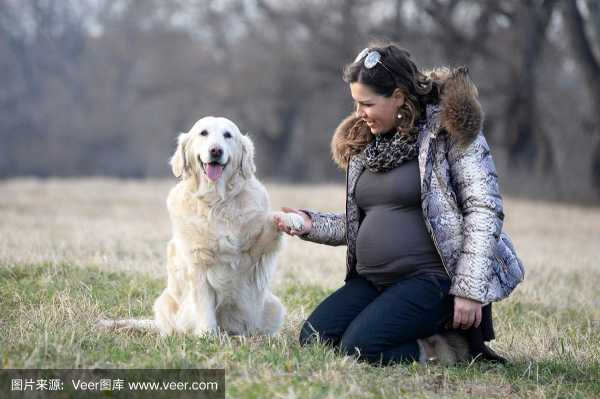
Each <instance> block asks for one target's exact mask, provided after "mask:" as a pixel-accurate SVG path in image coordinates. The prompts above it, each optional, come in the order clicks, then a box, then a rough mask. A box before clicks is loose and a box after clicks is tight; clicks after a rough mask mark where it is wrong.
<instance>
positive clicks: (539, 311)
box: [0, 179, 600, 398]
mask: <svg viewBox="0 0 600 399" xmlns="http://www.w3.org/2000/svg"><path fill="white" fill-rule="evenodd" d="M172 184H173V181H171V180H160V181H158V180H157V181H117V180H108V179H91V180H32V179H23V180H9V181H5V182H0V362H1V363H0V366H1V367H2V368H91V367H100V368H225V370H226V381H227V384H226V391H227V396H228V397H240V398H263V397H291V398H312V397H319V398H347V397H348V398H362V397H373V398H397V397H512V396H515V397H532V398H537V397H590V398H591V397H600V289H599V287H600V267H599V266H600V258H599V257H598V249H599V248H600V208H584V207H578V206H568V205H558V204H551V203H540V202H529V201H525V200H516V199H511V198H506V199H505V211H506V215H507V216H506V220H505V225H504V228H505V230H506V231H508V232H509V233H510V234H511V236H512V237H513V239H514V242H515V243H516V246H517V249H518V251H519V254H520V256H521V257H522V259H523V260H524V263H525V265H526V267H527V276H526V281H525V282H524V283H523V284H522V285H521V286H519V287H518V289H517V291H516V292H515V293H514V294H513V295H512V296H511V297H510V298H509V299H507V300H505V301H503V302H501V303H499V304H497V305H496V306H495V307H494V316H495V322H496V332H497V337H498V338H497V340H496V341H494V342H493V344H492V346H493V347H494V348H495V349H497V350H498V351H499V352H500V353H502V354H504V355H506V356H507V357H509V358H510V360H511V362H510V364H508V365H505V366H501V365H489V364H480V363H475V364H462V365H457V366H454V367H442V366H427V367H425V366H420V365H417V364H413V365H400V366H393V367H385V368H380V367H372V366H369V365H366V364H363V363H360V362H357V361H356V360H354V359H353V358H349V357H343V356H340V355H339V354H338V353H336V352H335V351H333V350H331V349H328V348H326V347H323V346H318V345H316V346H313V347H309V348H301V347H300V346H299V345H298V343H297V335H298V330H299V326H300V323H301V322H302V320H303V319H304V318H305V317H306V316H307V315H308V314H309V312H310V311H311V310H312V309H313V308H314V307H315V306H316V304H317V303H319V301H321V300H322V299H323V298H324V297H325V296H326V295H327V294H328V293H330V292H332V291H333V290H334V289H336V288H337V287H339V286H340V285H341V284H342V280H343V276H344V251H345V249H344V248H331V247H326V246H318V245H315V244H311V243H307V242H303V241H301V240H298V239H289V240H288V242H287V245H286V247H285V249H284V250H283V252H282V254H281V256H280V261H279V269H278V271H277V274H276V277H275V282H274V291H275V292H276V294H278V295H279V296H280V297H281V298H282V300H283V302H284V304H285V305H286V307H287V310H288V316H287V319H286V322H285V326H284V328H283V330H282V332H281V333H280V334H279V335H277V336H276V337H271V338H266V337H255V338H246V339H239V338H231V337H227V336H220V337H203V338H194V337H181V336H177V337H169V338H160V337H158V336H155V335H152V334H128V333H102V332H97V331H95V330H94V329H93V324H94V322H95V320H97V319H98V318H102V317H108V318H116V317H130V316H131V317H138V316H148V315H150V314H151V307H152V303H153V301H154V299H155V298H156V296H157V295H158V293H159V292H160V291H161V290H162V288H163V287H164V285H165V281H164V278H165V273H164V259H165V254H164V248H165V245H166V242H167V241H168V239H169V237H170V226H169V222H168V217H167V213H166V210H165V206H164V199H165V198H166V194H167V192H168V190H169V188H170V186H171V185H172ZM268 189H269V191H270V193H271V200H272V205H273V208H278V207H280V206H284V205H285V206H292V207H305V208H313V209H321V210H338V211H339V210H342V209H343V205H344V202H343V201H344V195H343V187H341V186H284V185H268Z"/></svg>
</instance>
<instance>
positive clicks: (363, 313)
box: [300, 275, 453, 365]
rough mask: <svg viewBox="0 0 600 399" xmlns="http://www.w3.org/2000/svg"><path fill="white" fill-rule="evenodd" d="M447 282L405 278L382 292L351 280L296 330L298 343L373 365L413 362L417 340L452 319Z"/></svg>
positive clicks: (416, 356) (429, 277) (361, 280)
mask: <svg viewBox="0 0 600 399" xmlns="http://www.w3.org/2000/svg"><path fill="white" fill-rule="evenodd" d="M449 290H450V281H449V280H448V279H447V278H444V277H442V276H439V277H438V276H434V275H426V276H416V277H411V278H407V279H405V280H402V281H399V282H398V283H396V284H395V285H392V286H390V287H388V288H386V289H385V290H383V291H380V290H378V289H377V288H376V287H375V286H374V285H373V284H371V283H370V282H369V281H367V280H366V279H364V278H363V277H360V276H357V277H354V278H352V279H350V280H348V281H347V282H346V283H345V285H344V286H343V287H341V288H340V289H338V290H337V291H335V292H334V293H333V294H331V295H330V296H329V297H327V298H326V299H325V300H324V301H323V302H322V303H321V304H319V306H317V308H316V309H315V310H314V311H313V313H312V314H311V315H310V316H309V318H308V320H306V322H305V323H304V325H303V326H302V329H301V331H300V343H301V344H302V345H305V344H308V343H311V342H313V341H314V340H315V339H317V337H319V339H321V340H322V341H323V342H326V343H328V344H331V345H334V346H337V347H339V348H340V350H341V351H342V352H343V353H345V354H349V355H356V356H358V357H359V359H362V360H366V361H368V362H370V363H375V364H383V365H386V364H389V363H394V362H411V361H413V360H418V359H419V347H418V345H417V341H416V340H417V339H418V338H425V337H428V336H431V335H433V334H436V333H438V332H441V331H442V330H443V329H444V325H445V324H446V323H447V322H448V321H449V320H451V317H452V298H453V297H452V296H450V295H448V291H449Z"/></svg>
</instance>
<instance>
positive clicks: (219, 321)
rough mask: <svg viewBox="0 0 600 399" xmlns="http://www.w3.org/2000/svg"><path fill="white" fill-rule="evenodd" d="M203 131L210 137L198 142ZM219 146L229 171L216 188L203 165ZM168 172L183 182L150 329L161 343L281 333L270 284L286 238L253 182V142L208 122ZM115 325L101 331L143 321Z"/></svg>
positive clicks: (222, 122) (172, 205) (172, 199)
mask: <svg viewBox="0 0 600 399" xmlns="http://www.w3.org/2000/svg"><path fill="white" fill-rule="evenodd" d="M201 131H206V132H207V134H205V135H203V136H201V135H200V132H201ZM225 132H229V133H230V134H231V136H232V137H231V138H226V137H225V136H224V134H225ZM215 145H217V146H219V147H220V148H221V149H222V150H223V162H224V163H226V164H227V166H226V167H225V169H224V171H223V175H222V176H221V178H220V179H219V180H217V181H216V182H211V181H210V180H208V178H207V177H206V175H205V174H204V170H203V169H202V166H201V162H207V161H208V155H209V154H208V151H209V148H210V147H211V146H215ZM171 166H172V169H173V173H174V174H175V175H176V176H180V177H181V178H182V180H181V181H180V182H179V183H178V184H177V185H176V186H175V187H174V188H173V189H172V190H171V192H170V193H169V195H168V198H167V208H168V211H169V216H170V218H171V223H172V229H173V231H172V234H173V235H172V239H171V241H170V242H169V243H168V246H167V274H168V280H167V287H166V289H165V290H164V291H163V293H162V294H161V295H160V296H159V298H158V299H157V300H156V302H155V303H154V323H152V325H151V327H148V326H145V327H146V329H147V328H151V329H155V330H158V331H159V332H160V333H161V334H162V335H168V334H172V333H191V334H195V335H202V334H205V333H213V332H217V331H219V330H222V331H226V332H228V333H231V334H241V335H252V334H274V333H276V332H277V331H278V330H279V329H280V327H281V325H282V323H283V318H284V314H285V310H284V307H283V306H282V305H281V302H280V301H279V299H278V298H277V297H276V296H274V295H273V294H272V293H271V291H270V289H269V283H270V281H271V277H272V274H273V272H274V270H275V267H276V254H277V251H278V250H279V248H280V245H281V242H282V234H281V233H280V232H278V231H277V229H276V227H275V225H274V222H273V217H274V215H275V213H272V212H270V211H269V199H268V196H267V192H266V190H265V188H264V186H263V185H262V184H261V183H260V182H259V181H258V180H257V179H256V178H255V176H254V172H255V166H254V147H253V144H252V142H251V141H250V139H249V138H248V137H247V136H244V135H242V134H241V133H240V131H239V129H238V128H237V126H236V125H235V124H234V123H233V122H231V121H229V120H228V119H225V118H215V117H205V118H202V119H200V120H199V121H198V122H196V124H194V126H193V127H192V129H191V130H190V131H189V132H188V133H182V134H180V136H179V138H178V146H177V150H176V151H175V154H174V155H173V158H172V159H171ZM277 215H279V216H283V215H284V214H282V213H281V212H278V213H277ZM102 323H103V324H102ZM116 323H117V324H115V323H112V324H111V323H110V322H108V323H107V322H101V323H100V324H99V325H98V326H99V327H104V328H111V327H113V328H119V327H120V328H123V327H129V328H131V329H138V327H140V326H141V324H140V321H137V322H136V323H137V325H136V323H131V324H129V325H128V324H127V323H126V321H125V323H123V321H121V324H118V323H119V322H118V321H117V322H116Z"/></svg>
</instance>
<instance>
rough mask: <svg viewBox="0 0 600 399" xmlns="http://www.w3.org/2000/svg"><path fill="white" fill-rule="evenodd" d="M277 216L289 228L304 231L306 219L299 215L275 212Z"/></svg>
mask: <svg viewBox="0 0 600 399" xmlns="http://www.w3.org/2000/svg"><path fill="white" fill-rule="evenodd" d="M275 216H277V217H278V218H279V219H280V220H281V221H282V222H283V223H284V224H285V225H286V226H287V227H288V228H290V229H292V230H295V231H303V230H304V219H303V218H302V216H300V215H298V214H297V213H291V212H290V213H286V212H275Z"/></svg>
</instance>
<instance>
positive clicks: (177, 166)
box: [169, 133, 190, 178]
mask: <svg viewBox="0 0 600 399" xmlns="http://www.w3.org/2000/svg"><path fill="white" fill-rule="evenodd" d="M189 137H190V135H189V133H180V134H179V137H177V149H176V150H175V154H173V156H172V157H171V161H170V162H169V163H170V164H171V170H172V171H173V174H174V175H175V177H178V178H181V177H186V176H185V175H186V174H187V173H186V172H188V170H189V165H188V162H187V154H186V145H187V142H188V139H189Z"/></svg>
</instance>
